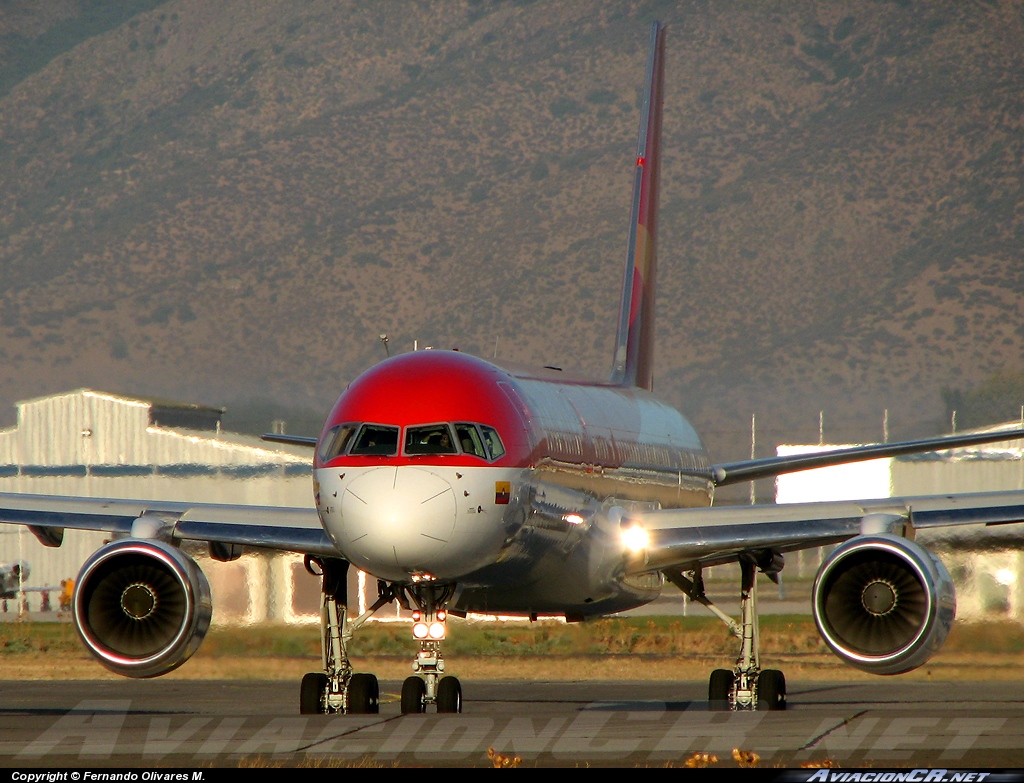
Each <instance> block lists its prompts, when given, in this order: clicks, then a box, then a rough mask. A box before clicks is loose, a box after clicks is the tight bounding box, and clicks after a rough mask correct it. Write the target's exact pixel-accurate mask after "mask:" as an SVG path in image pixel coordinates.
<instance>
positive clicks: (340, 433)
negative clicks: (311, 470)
mask: <svg viewBox="0 0 1024 783" xmlns="http://www.w3.org/2000/svg"><path fill="white" fill-rule="evenodd" d="M358 427H359V425H358V424H339V425H337V426H336V427H331V429H330V430H329V431H328V432H327V435H326V436H325V437H324V439H323V441H322V442H321V443H320V461H321V462H329V461H330V460H332V459H334V458H335V457H337V456H338V455H339V454H341V453H343V452H344V451H345V447H346V446H348V442H349V441H350V440H352V434H353V433H354V432H355V431H356V429H357V428H358Z"/></svg>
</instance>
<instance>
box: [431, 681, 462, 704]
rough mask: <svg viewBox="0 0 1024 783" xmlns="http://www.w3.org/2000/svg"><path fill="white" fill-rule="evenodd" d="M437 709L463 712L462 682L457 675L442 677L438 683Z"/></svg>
mask: <svg viewBox="0 0 1024 783" xmlns="http://www.w3.org/2000/svg"><path fill="white" fill-rule="evenodd" d="M437 711H438V712H462V683H460V682H459V680H458V678H457V677H442V678H441V682H439V683H438V684H437Z"/></svg>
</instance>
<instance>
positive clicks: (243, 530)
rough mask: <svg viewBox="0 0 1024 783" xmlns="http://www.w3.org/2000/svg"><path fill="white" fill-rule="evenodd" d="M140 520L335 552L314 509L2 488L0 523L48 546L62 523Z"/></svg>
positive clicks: (193, 533) (106, 524)
mask: <svg viewBox="0 0 1024 783" xmlns="http://www.w3.org/2000/svg"><path fill="white" fill-rule="evenodd" d="M140 520H141V521H143V524H142V527H145V528H148V529H149V530H155V529H158V530H159V533H160V535H161V536H162V537H167V538H170V539H173V540H192V541H207V542H214V543H222V544H234V545H238V546H251V547H261V548H265V549H279V550H283V551H290V552H303V553H306V554H320V555H329V556H337V555H338V551H337V549H335V547H334V544H332V543H331V540H330V539H329V538H328V537H327V534H326V533H325V532H324V529H323V527H322V526H321V524H320V518H319V516H318V515H317V513H316V511H315V510H314V509H312V508H308V509H307V508H291V507H274V506H230V505H221V504H216V503H181V502H175V501H142V500H118V499H109V498H67V497H59V496H54V495H21V494H13V493H0V522H4V523H8V524H14V525H27V526H29V528H30V529H31V530H32V532H33V533H34V534H35V535H36V537H37V538H38V539H39V540H40V541H41V542H42V543H43V544H45V545H47V546H58V545H59V544H60V541H61V539H62V538H63V530H64V529H66V528H70V529H73V530H100V531H106V532H110V533H121V534H125V535H138V534H139V533H140V526H139V523H140Z"/></svg>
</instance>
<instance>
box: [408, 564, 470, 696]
mask: <svg viewBox="0 0 1024 783" xmlns="http://www.w3.org/2000/svg"><path fill="white" fill-rule="evenodd" d="M453 592H454V588H453V586H452V585H445V586H440V587H439V586H435V585H432V584H429V583H426V584H419V585H413V586H412V587H410V588H409V594H410V595H411V596H412V599H413V602H414V603H415V605H416V610H415V611H414V612H413V626H412V634H413V638H414V639H416V640H417V641H418V642H419V643H420V649H419V651H418V652H417V653H416V658H415V659H414V660H413V664H412V670H413V671H414V672H416V674H414V675H413V676H412V677H409V678H407V679H406V681H405V682H404V683H403V684H402V714H403V715H407V714H410V713H418V712H426V711H427V705H428V704H435V705H437V711H438V712H462V684H461V683H460V682H459V681H458V679H456V678H455V677H442V676H441V675H442V674H443V673H444V656H443V655H442V654H441V642H442V641H443V640H444V637H445V634H446V631H447V627H446V624H445V621H446V620H447V618H448V613H447V612H446V611H445V609H444V606H445V604H446V603H447V602H448V599H450V598H451V596H452V593H453Z"/></svg>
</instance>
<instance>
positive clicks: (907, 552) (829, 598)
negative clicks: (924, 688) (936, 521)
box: [813, 535, 956, 674]
mask: <svg viewBox="0 0 1024 783" xmlns="http://www.w3.org/2000/svg"><path fill="white" fill-rule="evenodd" d="M813 607H814V622H815V623H816V624H817V626H818V631H819V632H820V633H821V636H822V638H823V639H824V640H825V644H827V645H828V646H829V647H830V648H832V652H834V653H835V654H836V655H838V656H839V657H840V658H842V659H843V660H844V661H846V662H847V663H849V664H850V665H852V666H856V667H857V668H858V669H863V670H864V671H867V672H871V673H872V674H900V673H902V672H907V671H910V670H911V669H916V668H917V667H918V666H920V665H921V664H923V663H924V662H925V661H927V660H928V659H929V658H931V657H932V655H934V654H935V653H936V652H938V650H939V648H940V647H941V646H942V643H943V642H944V641H945V640H946V636H947V635H948V634H949V630H950V628H951V627H952V625H953V617H954V615H955V614H956V597H955V594H954V590H953V580H952V579H950V577H949V572H948V571H946V567H945V566H944V565H943V564H942V562H941V561H940V560H939V559H938V558H937V557H935V555H933V554H932V553H931V552H928V551H927V550H926V549H923V548H922V547H920V546H918V545H917V544H915V543H914V542H913V541H908V540H907V539H905V538H900V537H899V536H894V535H861V536H857V537H855V538H852V539H850V540H849V541H847V542H846V543H844V544H842V545H841V546H840V547H839V548H837V549H836V550H835V551H834V552H833V553H832V554H831V555H829V557H828V558H827V559H826V560H825V562H824V563H822V565H821V568H820V569H819V571H818V576H817V578H816V579H815V580H814V592H813Z"/></svg>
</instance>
